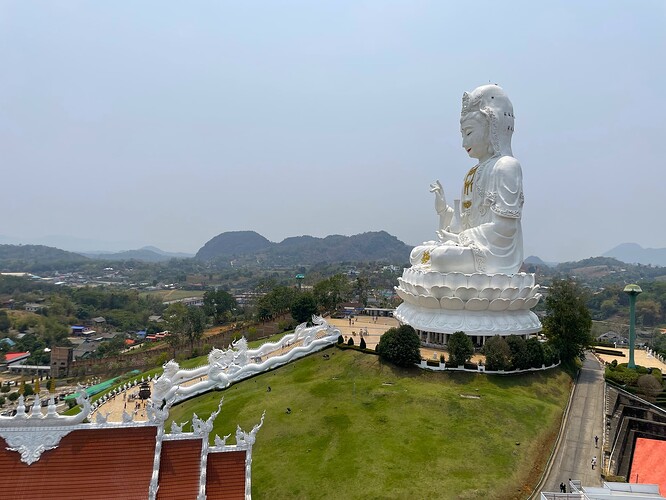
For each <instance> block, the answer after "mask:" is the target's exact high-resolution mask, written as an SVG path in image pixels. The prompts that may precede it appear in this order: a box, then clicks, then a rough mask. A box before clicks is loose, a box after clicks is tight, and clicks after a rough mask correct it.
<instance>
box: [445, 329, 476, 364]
mask: <svg viewBox="0 0 666 500" xmlns="http://www.w3.org/2000/svg"><path fill="white" fill-rule="evenodd" d="M448 351H449V363H450V364H452V365H453V366H460V365H464V364H465V363H467V362H468V361H469V360H470V359H471V358H472V355H474V344H473V343H472V339H470V338H469V337H468V336H467V335H465V332H455V333H454V334H453V335H451V337H449V342H448Z"/></svg>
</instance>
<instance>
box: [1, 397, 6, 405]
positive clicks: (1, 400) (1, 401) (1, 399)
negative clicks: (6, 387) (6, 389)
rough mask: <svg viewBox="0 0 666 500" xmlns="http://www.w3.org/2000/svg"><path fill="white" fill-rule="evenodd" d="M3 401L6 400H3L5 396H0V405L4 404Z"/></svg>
mask: <svg viewBox="0 0 666 500" xmlns="http://www.w3.org/2000/svg"><path fill="white" fill-rule="evenodd" d="M5 401H6V400H5V397H4V396H0V406H5Z"/></svg>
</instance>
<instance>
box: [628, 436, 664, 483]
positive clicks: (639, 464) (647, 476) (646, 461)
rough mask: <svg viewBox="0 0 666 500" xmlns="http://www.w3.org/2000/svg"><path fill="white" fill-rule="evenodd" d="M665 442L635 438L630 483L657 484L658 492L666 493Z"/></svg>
mask: <svg viewBox="0 0 666 500" xmlns="http://www.w3.org/2000/svg"><path fill="white" fill-rule="evenodd" d="M664 456H666V441H661V440H657V439H647V438H640V437H639V438H637V439H636V446H635V448H634V456H633V458H632V460H631V472H630V473H629V478H628V479H629V482H630V483H643V484H658V485H659V491H660V492H661V494H662V495H663V494H664V493H666V462H664Z"/></svg>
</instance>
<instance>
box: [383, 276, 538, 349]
mask: <svg viewBox="0 0 666 500" xmlns="http://www.w3.org/2000/svg"><path fill="white" fill-rule="evenodd" d="M398 283H399V286H397V287H396V293H397V294H398V296H399V297H400V298H401V299H402V300H403V301H404V302H403V303H402V304H401V305H400V306H398V308H397V310H396V312H395V314H394V316H395V317H396V319H398V321H400V322H401V323H405V324H408V325H410V326H412V327H413V328H414V329H415V330H417V333H418V334H419V336H420V338H421V342H422V343H423V344H424V345H427V346H433V347H438V346H445V345H447V344H448V338H449V335H451V334H452V333H455V332H458V331H462V332H465V333H466V334H467V335H468V336H470V337H471V338H472V342H473V343H474V344H475V345H476V346H479V347H480V346H482V345H483V344H485V341H486V340H487V339H488V338H490V337H492V336H494V335H500V336H503V337H504V336H509V335H520V336H524V337H526V336H528V335H531V334H534V333H537V332H539V331H540V330H541V322H540V321H539V318H537V316H536V314H534V312H532V311H531V310H530V309H532V308H533V307H534V306H536V305H537V303H538V302H539V300H540V298H541V294H540V293H539V285H537V284H535V280H534V274H526V273H516V274H513V275H508V274H483V273H472V274H463V273H456V272H453V273H441V272H438V271H432V270H429V269H427V268H421V269H419V268H418V267H411V268H409V269H405V270H404V271H403V275H402V277H401V278H398Z"/></svg>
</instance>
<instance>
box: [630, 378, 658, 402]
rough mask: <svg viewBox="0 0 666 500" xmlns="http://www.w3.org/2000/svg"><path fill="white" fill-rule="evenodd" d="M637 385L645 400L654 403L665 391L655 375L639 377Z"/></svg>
mask: <svg viewBox="0 0 666 500" xmlns="http://www.w3.org/2000/svg"><path fill="white" fill-rule="evenodd" d="M636 385H637V386H638V392H639V393H640V394H643V396H644V397H645V399H647V400H648V401H652V402H655V401H656V400H657V396H658V395H659V394H660V393H661V391H662V390H663V386H662V384H661V382H660V381H659V380H657V379H656V378H655V377H654V375H647V374H646V375H641V376H640V377H638V380H637V381H636Z"/></svg>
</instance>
